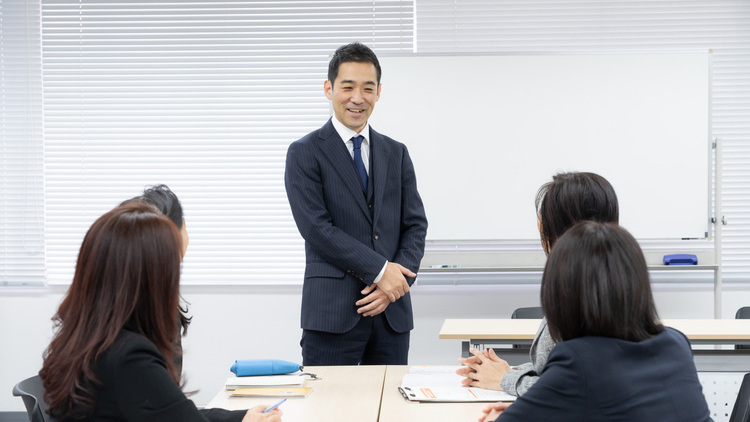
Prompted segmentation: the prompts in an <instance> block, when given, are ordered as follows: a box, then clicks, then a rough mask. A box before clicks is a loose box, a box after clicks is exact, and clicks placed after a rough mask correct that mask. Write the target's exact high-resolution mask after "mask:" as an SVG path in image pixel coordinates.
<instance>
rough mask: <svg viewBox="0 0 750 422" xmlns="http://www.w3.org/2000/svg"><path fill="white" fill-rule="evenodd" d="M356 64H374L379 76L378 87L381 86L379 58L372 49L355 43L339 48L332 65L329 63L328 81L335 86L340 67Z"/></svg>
mask: <svg viewBox="0 0 750 422" xmlns="http://www.w3.org/2000/svg"><path fill="white" fill-rule="evenodd" d="M346 62H355V63H372V64H373V65H374V66H375V70H376V71H377V74H378V81H377V82H378V85H380V75H381V70H380V62H379V61H378V56H376V55H375V53H374V52H373V51H372V50H371V49H370V47H368V46H366V45H364V44H362V43H359V42H353V43H351V44H347V45H343V46H341V47H339V48H338V49H337V50H336V52H335V53H333V57H332V58H331V61H330V63H328V81H330V82H331V85H333V81H335V80H336V77H338V76H339V66H341V63H346Z"/></svg>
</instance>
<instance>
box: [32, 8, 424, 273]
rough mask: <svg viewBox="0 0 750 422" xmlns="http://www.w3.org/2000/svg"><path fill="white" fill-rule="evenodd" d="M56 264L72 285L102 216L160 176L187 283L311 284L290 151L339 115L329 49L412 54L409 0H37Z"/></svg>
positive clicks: (50, 244)
mask: <svg viewBox="0 0 750 422" xmlns="http://www.w3.org/2000/svg"><path fill="white" fill-rule="evenodd" d="M42 28H43V30H42V33H43V38H42V53H43V56H44V79H43V89H44V106H45V107H44V121H45V160H46V161H45V164H46V166H45V170H46V171H45V177H46V200H47V202H46V203H47V233H46V234H47V268H48V280H49V282H50V283H52V284H58V283H69V282H70V279H71V277H72V271H73V268H74V264H75V259H76V256H77V251H78V247H79V246H80V242H81V240H82V238H83V235H84V233H85V231H86V230H87V229H88V227H89V226H90V225H91V223H92V222H93V220H94V219H96V218H97V217H98V216H99V215H101V214H102V213H104V212H105V211H107V210H109V209H111V208H112V207H113V206H115V205H117V204H118V203H119V202H120V201H122V200H124V199H126V198H129V197H132V196H135V195H137V194H139V192H140V191H141V190H142V189H143V187H144V186H146V185H152V184H157V183H165V184H167V185H169V186H170V188H171V189H172V190H173V191H174V192H175V193H176V194H177V195H178V196H179V198H180V200H181V202H182V204H183V208H184V210H185V213H186V223H187V229H188V231H189V234H190V239H191V241H190V247H189V249H188V252H187V255H186V257H185V260H184V263H183V283H186V284H203V285H205V284H300V283H301V282H302V271H303V267H304V256H303V255H304V250H303V243H302V240H301V238H300V236H299V233H298V232H297V228H296V226H295V224H294V221H293V219H292V217H291V212H290V210H289V205H288V203H287V199H286V192H285V189H284V184H283V174H284V161H285V156H286V149H287V147H288V145H289V144H290V143H291V142H292V141H294V140H296V139H298V138H300V137H301V136H302V135H304V134H306V133H308V132H309V131H311V130H314V129H316V128H318V127H320V126H321V125H322V124H323V123H325V121H326V120H327V119H328V117H329V115H330V114H329V105H328V101H327V100H326V99H325V96H324V95H323V81H324V80H325V79H326V72H327V64H328V61H329V59H330V54H332V53H333V51H334V50H335V49H336V48H337V47H338V46H340V45H343V44H346V43H349V42H352V41H355V40H356V41H361V42H363V43H365V44H367V45H369V46H371V47H372V48H373V49H374V50H375V51H376V53H382V52H388V51H394V52H400V51H412V48H413V4H412V3H411V2H406V1H321V2H299V1H214V2H205V1H169V2H159V1H155V2H151V1H149V2H142V1H118V2H110V1H89V0H81V1H59V0H57V1H55V0H43V1H42Z"/></svg>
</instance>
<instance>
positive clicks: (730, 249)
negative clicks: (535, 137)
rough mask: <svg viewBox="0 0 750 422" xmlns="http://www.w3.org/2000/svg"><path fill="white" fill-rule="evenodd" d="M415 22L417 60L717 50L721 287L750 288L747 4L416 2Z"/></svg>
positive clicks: (719, 0)
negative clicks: (748, 284)
mask: <svg viewBox="0 0 750 422" xmlns="http://www.w3.org/2000/svg"><path fill="white" fill-rule="evenodd" d="M416 19H417V40H416V45H417V49H418V51H419V52H421V53H457V52H585V51H663V50H670V51H674V50H682V49H689V50H696V49H701V50H704V51H705V50H708V49H713V85H712V87H711V88H712V95H713V102H712V110H711V114H712V120H711V122H710V123H711V125H712V129H713V134H714V136H716V137H720V138H721V139H722V141H723V147H724V154H723V173H722V176H723V182H724V183H723V197H722V207H723V210H724V214H725V215H726V217H727V219H728V222H729V224H728V225H727V226H724V229H723V230H724V231H723V236H724V237H723V242H722V251H723V260H722V264H723V269H722V271H723V278H724V280H725V281H733V280H736V281H748V280H750V2H747V1H742V0H699V1H687V0H686V1H682V0H648V1H629V0H609V1H600V0H587V1H570V0H556V1H555V0H547V1H544V0H540V1H533V2H524V1H496V0H485V1H470V0H455V1H453V0H451V1H448V0H419V1H418V2H417V7H416ZM465 77H467V78H471V75H465ZM482 83H492V81H477V89H481V84H482ZM476 123H477V124H485V123H486V122H476ZM540 124H544V122H540ZM612 153H613V155H612V159H613V160H614V159H617V156H616V152H615V151H613V152H612ZM582 170H584V169H582ZM633 171H637V169H636V168H634V169H633ZM655 212H658V210H655Z"/></svg>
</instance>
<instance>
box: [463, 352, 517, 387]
mask: <svg viewBox="0 0 750 422" xmlns="http://www.w3.org/2000/svg"><path fill="white" fill-rule="evenodd" d="M470 352H471V354H472V355H474V356H472V357H468V358H459V359H458V361H459V362H460V363H462V364H464V365H466V366H464V367H463V368H459V369H457V370H456V374H458V375H461V376H463V377H466V378H464V379H463V380H461V385H463V386H464V387H479V388H486V389H488V390H502V388H501V387H500V382H501V381H502V379H503V376H504V375H505V374H506V373H508V371H510V365H508V362H506V361H504V360H502V359H500V358H499V357H498V356H497V355H496V354H495V351H494V350H493V349H492V348H488V349H484V353H482V352H480V351H479V350H477V349H474V348H472V349H471V350H470Z"/></svg>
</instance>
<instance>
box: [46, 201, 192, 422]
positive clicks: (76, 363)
mask: <svg viewBox="0 0 750 422" xmlns="http://www.w3.org/2000/svg"><path fill="white" fill-rule="evenodd" d="M180 243H181V239H180V234H179V232H178V231H177V228H176V227H175V225H174V224H172V222H170V221H169V219H167V217H165V216H164V215H162V214H161V213H160V212H158V211H157V210H156V209H155V208H154V207H153V206H152V205H149V204H147V203H145V202H138V201H135V202H132V203H130V204H127V205H123V206H120V207H118V208H115V209H114V210H112V211H109V212H107V213H106V214H104V215H103V216H101V217H100V218H99V219H97V220H96V222H94V224H93V225H92V226H91V228H90V229H89V231H88V233H86V236H85V237H84V239H83V243H82V244H81V249H80V252H79V254H78V262H77V264H76V269H75V275H74V276H73V283H72V284H71V285H70V288H69V289H68V293H67V295H66V296H65V299H64V300H63V302H62V304H61V305H60V308H59V309H58V311H57V314H56V315H55V316H54V317H53V321H55V325H56V329H57V331H56V333H55V335H54V338H53V339H52V342H51V343H50V345H49V347H48V348H47V350H46V352H45V356H44V364H43V366H42V370H41V371H40V372H39V375H40V376H41V378H42V381H43V384H44V388H45V391H46V393H45V400H46V401H47V403H48V404H49V408H50V412H51V413H52V414H55V415H62V414H71V415H73V414H79V413H80V412H81V411H82V409H85V410H90V409H92V408H93V406H94V391H95V388H96V387H97V385H98V383H99V381H98V380H97V378H96V374H95V362H96V360H97V358H98V357H99V356H100V355H101V354H102V353H103V352H104V351H105V350H107V348H109V347H110V346H111V345H112V344H113V342H114V341H115V339H116V337H117V335H118V333H119V332H120V330H121V329H122V328H123V327H125V326H126V324H127V326H128V329H132V330H136V331H138V332H139V333H140V334H142V335H143V336H145V337H146V338H148V339H149V340H150V341H151V342H152V343H154V345H155V346H156V348H157V349H158V350H159V351H160V352H161V353H162V355H164V356H165V361H166V363H167V369H168V370H169V372H170V374H172V378H173V379H174V380H175V382H176V383H178V384H179V374H177V373H176V371H175V368H174V363H173V359H172V356H174V355H175V346H174V333H175V332H176V331H177V319H176V318H175V315H177V312H178V306H179V284H180V258H181V257H180V252H181V247H180Z"/></svg>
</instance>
